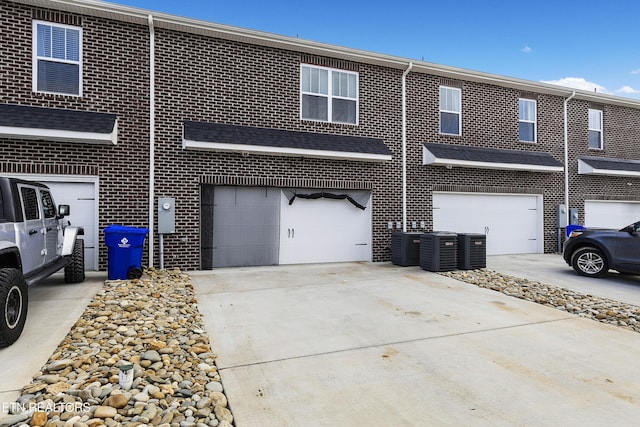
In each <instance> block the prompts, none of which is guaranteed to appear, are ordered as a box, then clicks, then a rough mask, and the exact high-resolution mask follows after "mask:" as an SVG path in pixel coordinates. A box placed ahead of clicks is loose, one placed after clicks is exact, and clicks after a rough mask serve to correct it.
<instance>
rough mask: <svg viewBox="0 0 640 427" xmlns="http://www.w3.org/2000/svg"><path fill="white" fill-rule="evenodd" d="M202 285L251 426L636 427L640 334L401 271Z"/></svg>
mask: <svg viewBox="0 0 640 427" xmlns="http://www.w3.org/2000/svg"><path fill="white" fill-rule="evenodd" d="M549 257H551V256H549ZM556 257H557V256H556ZM556 259H557V258H556ZM547 260H548V261H546V262H549V263H553V262H555V260H554V259H553V258H547ZM501 261H505V262H507V261H509V259H505V260H501ZM560 261H561V260H560ZM494 265H497V264H496V263H494V262H493V260H489V267H492V266H494ZM517 268H521V267H520V265H519V266H518V267H517ZM560 268H564V267H563V266H562V265H560ZM505 273H507V274H509V272H508V271H505ZM567 273H568V274H567V276H566V277H573V276H571V271H570V270H568V271H567ZM560 277H564V276H560ZM543 278H544V277H543ZM550 278H551V279H553V278H554V277H553V276H550ZM192 279H193V283H194V285H195V288H196V292H197V294H198V299H199V303H200V310H201V311H202V313H203V316H204V320H205V326H206V329H207V330H208V332H209V335H210V336H211V338H212V341H213V348H214V349H215V351H217V353H218V355H219V357H218V361H217V364H218V368H219V370H220V374H221V377H222V380H223V385H224V387H225V393H226V395H227V397H228V398H229V404H230V407H231V410H232V412H233V414H234V416H235V420H236V425H237V426H238V427H247V426H276V425H277V426H335V425H348V426H371V425H383V426H384V425H393V426H397V425H406V426H416V425H430V426H431V425H443V426H450V425H474V426H483V425H486V426H501V425H504V426H512V425H520V426H528V425H535V426H545V425H548V426H557V425H584V426H587V425H594V426H595V425H598V426H600V425H632V424H636V423H637V419H638V414H640V397H638V396H640V381H639V379H640V366H639V365H638V363H637V361H636V358H637V357H636V356H637V355H638V354H640V334H638V333H635V332H630V331H627V330H623V329H621V328H617V327H613V326H609V325H604V324H601V323H598V322H595V321H592V320H589V319H584V318H579V317H576V316H573V315H569V314H567V313H565V312H561V311H558V310H555V309H552V308H548V307H544V306H541V305H537V304H535V303H531V302H527V301H523V300H519V299H516V298H511V297H507V296H505V295H503V294H500V293H497V292H494V291H490V290H487V289H481V288H478V287H476V286H473V285H468V284H465V283H462V282H458V281H456V280H453V279H450V278H446V277H443V276H440V275H438V274H435V273H429V272H425V271H423V270H420V269H419V268H417V267H405V268H403V267H397V266H393V265H391V264H387V263H383V264H367V263H362V264H360V263H349V264H325V265H298V266H286V267H285V266H280V267H254V268H234V269H219V270H215V271H212V272H198V273H194V274H192ZM535 280H539V278H538V279H535ZM581 280H586V279H583V278H581ZM543 281H545V282H547V283H549V281H547V280H543ZM561 285H564V283H562V284H561ZM589 286H591V285H590V284H589ZM594 286H595V285H594Z"/></svg>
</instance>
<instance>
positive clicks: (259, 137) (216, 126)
mask: <svg viewBox="0 0 640 427" xmlns="http://www.w3.org/2000/svg"><path fill="white" fill-rule="evenodd" d="M184 138H185V139H187V140H190V141H202V142H215V143H225V144H240V145H258V146H265V147H278V148H295V149H303V150H320V151H339V152H346V153H365V154H380V155H391V150H389V147H387V146H386V145H385V143H384V141H383V140H381V139H377V138H363V137H357V136H345V135H333V134H324V133H311V132H298V131H288V130H278V129H268V128H259V127H249V126H238V125H228V124H220V123H205V122H192V121H185V122H184Z"/></svg>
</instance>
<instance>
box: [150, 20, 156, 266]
mask: <svg viewBox="0 0 640 427" xmlns="http://www.w3.org/2000/svg"><path fill="white" fill-rule="evenodd" d="M148 20H149V267H150V268H152V267H153V258H154V254H155V252H154V247H153V228H154V221H153V214H154V204H153V202H154V199H155V188H154V187H155V180H154V177H155V129H156V120H155V119H156V111H155V103H156V93H155V85H156V51H155V50H156V33H155V28H154V26H153V16H152V15H149V16H148Z"/></svg>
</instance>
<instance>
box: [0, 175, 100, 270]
mask: <svg viewBox="0 0 640 427" xmlns="http://www.w3.org/2000/svg"><path fill="white" fill-rule="evenodd" d="M2 176H6V177H8V178H18V179H24V180H26V181H35V182H41V181H52V182H73V183H85V184H93V197H94V199H95V201H96V209H95V211H94V212H93V222H94V224H95V225H96V228H95V230H92V231H93V238H94V241H95V244H96V246H95V251H94V259H93V265H95V266H96V271H97V270H98V269H99V265H98V258H99V257H98V255H99V252H100V251H99V248H100V241H99V240H98V230H99V228H100V222H99V211H100V200H99V195H100V179H99V178H98V177H97V176H93V175H47V174H31V173H4V172H3V173H2ZM55 198H56V195H55V194H53V199H54V200H55ZM85 233H87V230H85Z"/></svg>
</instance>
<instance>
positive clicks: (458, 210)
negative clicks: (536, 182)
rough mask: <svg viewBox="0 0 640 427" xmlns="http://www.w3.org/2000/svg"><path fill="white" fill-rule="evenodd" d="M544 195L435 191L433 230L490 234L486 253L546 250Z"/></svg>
mask: <svg viewBox="0 0 640 427" xmlns="http://www.w3.org/2000/svg"><path fill="white" fill-rule="evenodd" d="M542 211H543V210H542V197H541V196H538V195H529V194H480V193H434V194H433V229H434V230H435V231H453V232H456V233H478V234H486V236H487V255H499V254H519V253H542V252H543V251H544V240H543V239H544V238H543V231H542V230H543V216H542Z"/></svg>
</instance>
